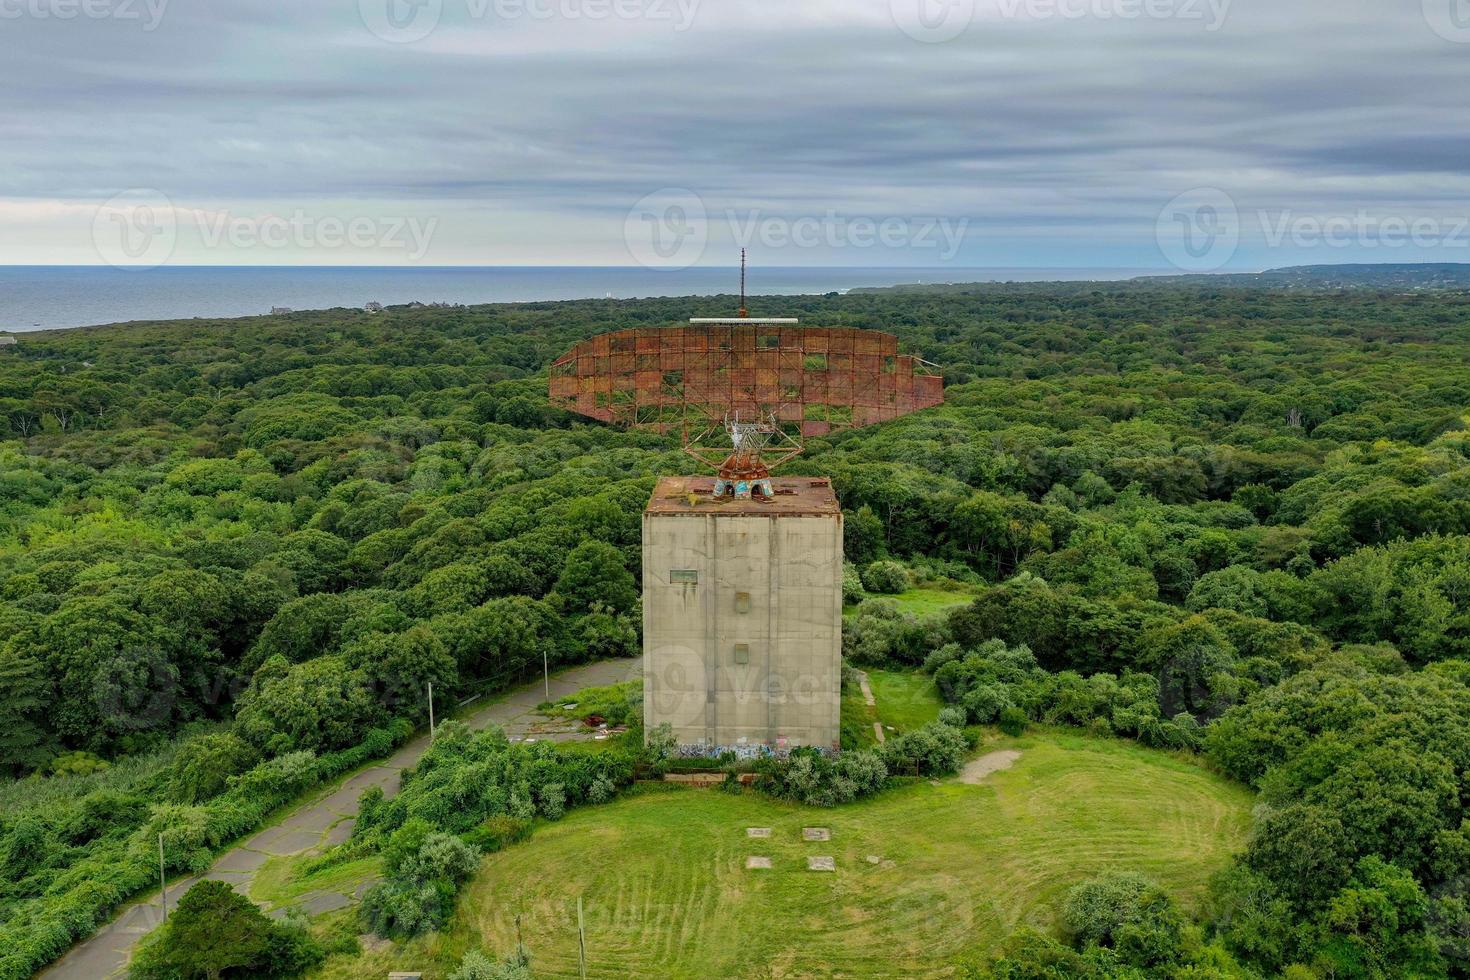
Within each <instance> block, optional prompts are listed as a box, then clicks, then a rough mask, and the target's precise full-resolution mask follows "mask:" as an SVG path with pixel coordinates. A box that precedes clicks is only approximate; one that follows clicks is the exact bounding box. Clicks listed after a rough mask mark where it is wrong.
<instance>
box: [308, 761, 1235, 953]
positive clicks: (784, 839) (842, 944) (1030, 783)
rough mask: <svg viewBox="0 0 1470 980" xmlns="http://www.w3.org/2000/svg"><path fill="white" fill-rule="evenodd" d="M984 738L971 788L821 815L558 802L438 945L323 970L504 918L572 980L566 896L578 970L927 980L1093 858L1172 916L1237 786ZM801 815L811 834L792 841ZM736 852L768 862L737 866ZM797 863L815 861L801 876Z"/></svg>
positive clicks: (496, 867)
mask: <svg viewBox="0 0 1470 980" xmlns="http://www.w3.org/2000/svg"><path fill="white" fill-rule="evenodd" d="M999 748H1016V749H1019V750H1021V752H1022V756H1021V758H1020V760H1019V761H1017V762H1016V764H1015V765H1014V766H1013V767H1012V768H1011V769H1009V770H1007V771H1003V772H999V773H995V774H992V775H991V776H989V777H987V779H986V780H985V782H984V783H982V784H981V785H973V786H972V785H964V784H962V783H960V782H958V781H956V780H946V781H944V782H942V783H941V784H940V785H937V786H936V785H932V784H930V783H928V782H923V783H918V784H914V785H910V786H906V787H904V788H902V789H898V790H895V791H890V792H888V793H884V794H882V795H881V796H879V797H878V798H876V799H872V800H868V801H865V802H862V803H858V804H854V805H851V806H846V807H840V808H837V809H834V810H821V809H812V808H805V807H799V806H794V805H786V804H781V803H776V802H772V801H770V800H768V799H766V798H764V797H761V796H758V795H756V794H754V793H750V792H747V793H745V794H743V795H740V796H732V795H730V794H727V793H724V792H720V791H717V790H690V789H677V790H664V789H662V788H657V787H655V788H653V789H651V790H648V791H644V792H639V793H635V794H634V795H632V796H631V797H628V798H625V799H622V800H620V801H618V802H616V803H613V804H610V805H607V806H602V807H588V808H585V809H581V810H576V811H573V812H572V813H571V814H569V815H568V816H567V817H566V818H565V819H563V820H561V821H560V822H557V823H553V824H545V825H541V826H539V827H538V828H537V830H536V834H535V836H534V837H533V838H532V839H531V840H530V841H528V842H527V843H525V844H521V845H518V846H516V847H513V848H511V849H509V850H507V851H504V852H501V853H499V854H493V855H490V856H488V857H486V858H485V860H484V863H483V864H482V866H481V869H480V872H479V873H478V875H477V876H476V877H475V879H474V880H473V881H472V882H471V884H470V885H468V886H467V887H466V889H465V891H464V893H463V895H462V898H461V900H460V905H459V908H458V911H457V912H456V916H455V920H454V922H453V923H452V925H451V927H450V928H449V929H448V930H447V932H446V933H445V934H444V935H443V936H441V937H434V938H432V939H430V940H427V941H419V942H415V943H411V944H409V945H408V947H407V948H406V949H404V950H401V951H394V950H391V949H384V950H380V951H377V952H375V953H369V954H366V955H364V956H362V957H358V958H353V959H352V961H351V962H347V961H345V960H344V959H342V958H334V961H333V962H332V963H329V964H328V970H327V971H326V972H327V974H328V975H331V976H344V977H345V976H353V975H368V974H372V973H377V974H378V975H383V973H386V971H387V970H388V969H408V968H413V969H420V968H428V974H427V975H429V976H431V977H433V976H443V975H444V973H446V972H447V968H451V967H452V966H453V965H454V963H455V962H457V958H458V956H459V955H460V954H461V953H462V952H463V950H464V949H466V948H467V947H470V946H474V945H479V944H483V945H484V946H485V947H486V948H487V949H488V950H491V951H496V952H502V953H503V952H505V951H507V950H509V949H510V948H512V947H513V945H514V944H515V941H516V929H517V925H516V917H517V916H519V917H520V930H521V934H522V935H523V936H524V939H525V942H526V945H527V946H528V947H529V948H530V950H531V952H532V955H533V957H534V964H533V965H534V968H535V971H536V975H537V976H538V977H543V976H544V977H574V976H577V974H578V965H577V920H576V907H577V905H576V903H577V897H578V896H581V897H582V899H583V903H584V909H585V918H586V924H587V949H588V956H589V960H590V967H589V971H588V974H589V976H594V977H628V976H643V977H654V976H657V977H872V976H905V977H908V976H942V975H944V974H945V973H947V972H948V970H949V968H950V967H951V966H952V964H953V963H954V961H955V960H956V959H957V958H959V957H961V956H966V955H973V954H982V953H985V952H987V951H989V950H990V949H992V948H993V946H994V944H996V943H997V942H998V941H1000V940H1002V939H1004V938H1005V936H1006V935H1008V934H1009V933H1010V932H1011V931H1012V929H1013V928H1015V927H1016V926H1018V925H1022V924H1029V925H1033V926H1038V927H1041V928H1051V927H1052V926H1053V925H1054V923H1055V917H1056V912H1057V907H1058V905H1059V903H1060V900H1061V898H1062V896H1063V895H1064V893H1065V891H1066V890H1067V889H1068V888H1069V887H1071V886H1072V885H1074V884H1076V883H1077V882H1079V881H1081V880H1082V879H1083V878H1086V877H1087V876H1089V875H1092V874H1095V873H1097V872H1099V871H1103V870H1105V869H1132V870H1136V871H1140V872H1142V873H1144V874H1146V875H1148V876H1149V877H1151V878H1153V879H1155V880H1156V881H1158V882H1159V883H1160V884H1162V885H1163V886H1165V887H1166V888H1167V889H1169V891H1171V892H1172V893H1173V894H1175V895H1176V896H1178V897H1179V898H1180V899H1181V900H1182V901H1183V902H1184V903H1185V905H1186V906H1191V905H1192V904H1193V903H1194V902H1195V901H1197V900H1198V898H1199V896H1200V894H1201V892H1202V889H1203V888H1204V886H1205V883H1206V881H1207V880H1208V878H1209V877H1210V875H1211V874H1212V873H1214V872H1215V871H1216V870H1218V869H1219V868H1221V867H1223V866H1224V865H1225V863H1226V862H1227V860H1228V858H1229V856H1230V854H1231V853H1232V852H1234V851H1236V850H1238V849H1239V848H1240V847H1241V846H1242V845H1243V841H1244V836H1245V831H1246V827H1247V823H1248V816H1249V814H1248V811H1249V807H1250V805H1251V795H1250V793H1249V792H1248V791H1247V790H1245V789H1244V788H1242V787H1239V786H1236V785H1234V784H1231V783H1228V782H1226V781H1224V780H1222V779H1219V778H1218V777H1215V776H1213V775H1211V774H1209V773H1207V772H1205V771H1204V770H1202V769H1200V768H1198V767H1196V766H1194V765H1192V764H1190V763H1188V762H1185V761H1180V760H1177V759H1175V758H1173V757H1171V756H1168V755H1164V754H1161V753H1158V752H1153V751H1150V750H1146V749H1142V748H1139V747H1137V746H1135V745H1133V744H1131V743H1127V742H1122V741H1113V740H1098V739H1092V738H1088V737H1086V736H1080V735H1072V734H1065V733H1050V732H1048V733H1041V734H1033V735H1027V736H1023V737H1021V738H1018V739H1001V740H998V741H995V742H993V743H991V744H989V745H987V746H986V747H985V749H984V750H983V751H994V750H995V749H999ZM752 826H755V827H770V828H771V829H772V832H773V834H772V837H771V838H770V839H769V840H757V839H752V838H749V837H747V836H746V828H747V827H752ZM807 826H824V827H829V828H830V829H831V831H832V840H831V841H830V842H829V843H806V842H804V841H803V840H802V836H801V830H802V828H803V827H807ZM751 855H764V856H768V857H770V858H771V859H772V862H773V865H774V867H773V868H772V870H769V871H749V870H746V868H745V860H746V858H747V857H748V856H751ZM813 855H831V856H832V857H833V858H835V860H836V866H837V870H836V871H835V873H816V872H811V871H808V870H807V869H806V858H807V857H808V856H813ZM870 855H874V856H878V857H879V858H880V859H881V860H880V863H878V864H872V863H870V862H869V861H868V857H869V856H870ZM436 966H437V969H435V968H434V967H436ZM380 971H381V972H380Z"/></svg>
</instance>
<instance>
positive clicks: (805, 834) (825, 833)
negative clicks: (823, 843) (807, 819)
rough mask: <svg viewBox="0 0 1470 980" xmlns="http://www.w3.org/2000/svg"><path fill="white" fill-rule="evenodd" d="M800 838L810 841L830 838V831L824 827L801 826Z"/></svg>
mask: <svg viewBox="0 0 1470 980" xmlns="http://www.w3.org/2000/svg"><path fill="white" fill-rule="evenodd" d="M801 839H802V840H811V841H818V840H831V839H832V831H830V830H828V829H827V828H826V827H803V828H801Z"/></svg>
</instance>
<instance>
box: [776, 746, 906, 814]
mask: <svg viewBox="0 0 1470 980" xmlns="http://www.w3.org/2000/svg"><path fill="white" fill-rule="evenodd" d="M757 772H759V773H760V778H758V779H757V780H756V786H757V788H758V789H760V790H762V791H763V792H765V793H767V794H769V795H771V796H774V797H776V798H777V799H783V800H793V801H795V802H797V803H802V804H805V805H806V806H836V805H838V804H841V803H851V802H852V801H853V800H856V799H859V798H860V797H863V796H870V795H872V794H873V793H876V792H878V790H880V789H882V788H883V784H884V782H885V781H886V780H887V779H888V767H887V765H886V764H885V763H884V761H883V758H882V756H880V755H879V754H878V753H876V752H871V751H857V752H844V753H842V755H840V756H838V757H837V758H835V759H834V758H832V757H831V756H827V755H823V754H822V753H821V752H819V751H817V750H816V749H811V748H799V749H794V750H792V753H791V755H790V756H788V757H787V758H785V759H763V760H761V761H760V762H759V763H758V764H757Z"/></svg>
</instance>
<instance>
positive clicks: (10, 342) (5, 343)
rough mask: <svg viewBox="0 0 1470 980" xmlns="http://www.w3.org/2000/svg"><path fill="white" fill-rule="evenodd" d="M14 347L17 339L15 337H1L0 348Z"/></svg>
mask: <svg viewBox="0 0 1470 980" xmlns="http://www.w3.org/2000/svg"><path fill="white" fill-rule="evenodd" d="M14 346H15V338H14V337H0V347H14Z"/></svg>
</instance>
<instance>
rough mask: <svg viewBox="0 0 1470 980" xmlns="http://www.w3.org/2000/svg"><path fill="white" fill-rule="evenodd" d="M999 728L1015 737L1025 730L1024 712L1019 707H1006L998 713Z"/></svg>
mask: <svg viewBox="0 0 1470 980" xmlns="http://www.w3.org/2000/svg"><path fill="white" fill-rule="evenodd" d="M999 724H1000V730H1001V731H1003V732H1005V733H1006V734H1007V735H1010V736H1012V737H1015V736H1017V735H1020V734H1021V733H1022V732H1024V731H1025V730H1026V712H1024V711H1022V710H1021V709H1020V708H1015V707H1011V708H1006V709H1005V710H1004V711H1002V712H1001V713H1000V721H999Z"/></svg>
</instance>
